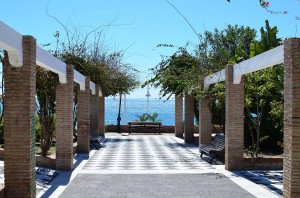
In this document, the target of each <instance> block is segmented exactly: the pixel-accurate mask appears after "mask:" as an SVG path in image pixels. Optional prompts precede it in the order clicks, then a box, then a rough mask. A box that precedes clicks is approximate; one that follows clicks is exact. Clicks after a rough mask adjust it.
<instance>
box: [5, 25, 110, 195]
mask: <svg viewBox="0 0 300 198" xmlns="http://www.w3.org/2000/svg"><path fill="white" fill-rule="evenodd" d="M0 48H2V49H4V50H6V51H7V54H8V56H7V57H5V60H4V65H5V67H4V72H3V75H4V81H5V103H4V108H5V111H4V120H5V133H4V139H5V150H4V155H5V159H4V160H5V161H4V177H5V188H4V194H5V197H35V196H36V184H35V177H36V176H35V166H36V158H35V116H36V104H35V102H36V101H35V96H36V66H40V67H43V68H45V69H47V70H50V71H52V72H54V73H56V74H58V76H59V82H60V84H59V85H58V87H57V90H56V168H57V169H60V170H72V168H73V124H72V123H73V89H74V82H75V83H78V84H79V87H80V88H79V92H78V131H77V132H78V139H77V151H78V152H86V153H88V152H89V151H90V145H89V144H90V134H93V135H97V136H98V135H102V136H104V132H105V131H104V97H102V93H101V90H100V88H99V86H98V85H95V84H94V83H93V82H92V81H90V79H89V77H86V76H83V75H82V74H80V73H79V72H78V71H76V70H74V67H73V66H72V65H67V64H66V63H64V62H62V61H60V60H58V59H57V58H55V57H54V56H52V55H51V54H50V53H48V52H47V51H45V50H43V49H42V48H40V47H39V46H37V45H36V40H35V38H34V37H32V36H23V35H21V34H19V33H18V32H16V31H15V30H13V29H12V28H10V27H9V26H7V25H6V24H4V23H3V22H1V21H0Z"/></svg>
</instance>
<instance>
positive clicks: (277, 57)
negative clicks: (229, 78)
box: [233, 45, 284, 84]
mask: <svg viewBox="0 0 300 198" xmlns="http://www.w3.org/2000/svg"><path fill="white" fill-rule="evenodd" d="M283 54H284V50H283V45H281V46H278V47H276V48H274V49H271V50H269V51H266V52H264V53H262V54H259V55H257V56H254V57H253V58H250V59H248V60H245V61H243V62H241V63H239V64H235V65H234V66H233V83H234V84H239V83H240V82H241V78H242V75H245V74H248V73H252V72H255V71H259V70H262V69H265V68H268V67H271V66H273V65H277V64H281V63H283V61H284V60H283V57H284V56H283Z"/></svg>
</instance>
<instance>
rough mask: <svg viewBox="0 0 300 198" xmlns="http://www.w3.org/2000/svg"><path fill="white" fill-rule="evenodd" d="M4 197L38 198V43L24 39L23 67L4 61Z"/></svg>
mask: <svg viewBox="0 0 300 198" xmlns="http://www.w3.org/2000/svg"><path fill="white" fill-rule="evenodd" d="M4 64H5V68H4V82H5V103H4V109H5V111H4V120H5V132H4V139H5V150H4V155H5V161H4V177H5V189H4V193H5V197H35V196H36V186H35V178H36V174H35V163H36V162H35V113H36V104H35V95H36V41H35V39H34V38H33V37H31V36H24V37H23V67H20V68H16V67H13V66H11V65H10V63H9V61H8V57H7V56H6V58H5V62H4Z"/></svg>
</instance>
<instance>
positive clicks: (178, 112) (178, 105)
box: [175, 96, 183, 137]
mask: <svg viewBox="0 0 300 198" xmlns="http://www.w3.org/2000/svg"><path fill="white" fill-rule="evenodd" d="M182 105H183V101H182V96H175V136H176V137H183V127H182V124H183V123H182V118H183V117H182V113H183V111H182V110H183V106H182Z"/></svg>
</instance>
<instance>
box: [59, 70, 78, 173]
mask: <svg viewBox="0 0 300 198" xmlns="http://www.w3.org/2000/svg"><path fill="white" fill-rule="evenodd" d="M73 89H74V68H73V66H72V65H67V83H66V84H59V85H58V86H57V89H56V168H57V169H59V170H72V168H73V95H74V93H73Z"/></svg>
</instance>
